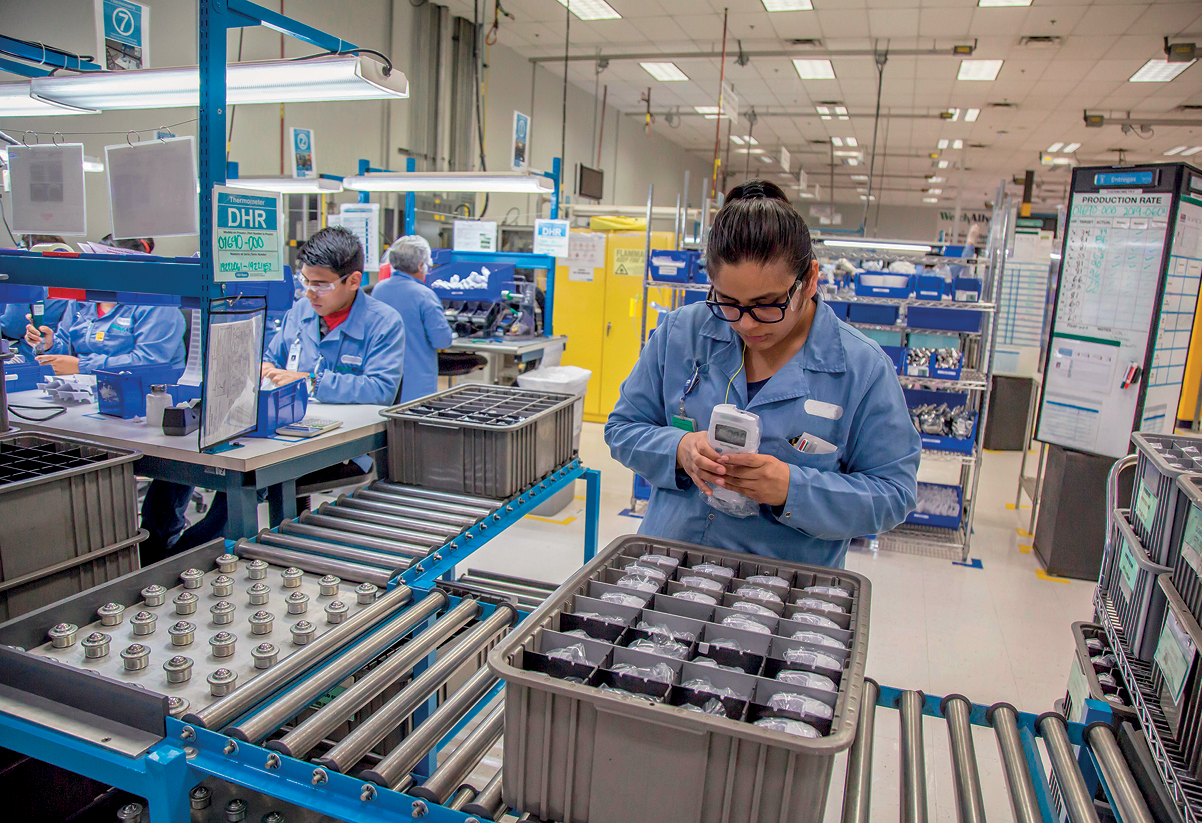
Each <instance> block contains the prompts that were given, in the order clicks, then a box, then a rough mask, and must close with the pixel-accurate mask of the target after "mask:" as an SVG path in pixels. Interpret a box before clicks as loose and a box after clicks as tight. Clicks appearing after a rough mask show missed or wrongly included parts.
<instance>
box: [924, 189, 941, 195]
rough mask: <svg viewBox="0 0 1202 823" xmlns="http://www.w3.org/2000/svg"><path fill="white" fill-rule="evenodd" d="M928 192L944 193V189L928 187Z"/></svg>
mask: <svg viewBox="0 0 1202 823" xmlns="http://www.w3.org/2000/svg"><path fill="white" fill-rule="evenodd" d="M927 194H943V189H927Z"/></svg>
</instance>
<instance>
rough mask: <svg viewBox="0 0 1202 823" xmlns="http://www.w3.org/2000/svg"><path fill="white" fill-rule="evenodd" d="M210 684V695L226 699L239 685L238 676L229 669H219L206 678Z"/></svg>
mask: <svg viewBox="0 0 1202 823" xmlns="http://www.w3.org/2000/svg"><path fill="white" fill-rule="evenodd" d="M205 679H206V680H207V681H208V682H209V694H211V695H213V697H225V695H227V694H229V693H230V692H232V691H233V690H234V687H235V686H237V685H238V675H237V673H236V672H233V671H230V670H229V669H218V670H217V671H215V672H213V673H212V674H210V675H209V676H208V677H207V678H205Z"/></svg>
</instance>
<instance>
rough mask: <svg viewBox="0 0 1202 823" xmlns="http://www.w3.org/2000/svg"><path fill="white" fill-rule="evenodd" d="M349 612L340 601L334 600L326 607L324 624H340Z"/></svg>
mask: <svg viewBox="0 0 1202 823" xmlns="http://www.w3.org/2000/svg"><path fill="white" fill-rule="evenodd" d="M348 611H350V609H349V608H348V607H347V605H346V604H345V603H343V602H342V601H341V600H335V601H333V602H332V603H329V604H327V605H326V622H327V623H341V622H342V621H343V620H346V613H347V612H348Z"/></svg>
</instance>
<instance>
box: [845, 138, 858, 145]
mask: <svg viewBox="0 0 1202 823" xmlns="http://www.w3.org/2000/svg"><path fill="white" fill-rule="evenodd" d="M847 145H849V146H858V145H860V144H859V143H857V142H856V138H854V137H849V138H847Z"/></svg>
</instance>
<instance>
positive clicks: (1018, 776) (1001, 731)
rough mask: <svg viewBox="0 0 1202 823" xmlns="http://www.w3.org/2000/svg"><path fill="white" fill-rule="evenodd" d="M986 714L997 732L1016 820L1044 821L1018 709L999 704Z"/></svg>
mask: <svg viewBox="0 0 1202 823" xmlns="http://www.w3.org/2000/svg"><path fill="white" fill-rule="evenodd" d="M985 717H986V719H987V720H988V721H989V723H990V725H992V726H993V731H994V734H996V735H997V745H998V750H999V751H1000V752H1001V755H1002V766H1003V768H1004V769H1005V774H1006V786H1007V787H1008V788H1009V789H1010V808H1011V809H1012V810H1013V811H1014V820H1015V823H1042V821H1043V813H1042V812H1041V811H1040V809H1039V799H1038V798H1037V797H1036V795H1035V784H1034V783H1032V782H1031V774H1030V772H1029V771H1027V758H1026V756H1025V755H1024V754H1023V743H1022V739H1021V738H1020V737H1019V735H1018V711H1017V710H1016V709H1015V708H1014V707H1013V706H1011V705H1009V704H1008V703H997V704H995V705H994V706H992V707H991V708H990V709H989V712H988V713H987V714H986V716H985Z"/></svg>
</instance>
